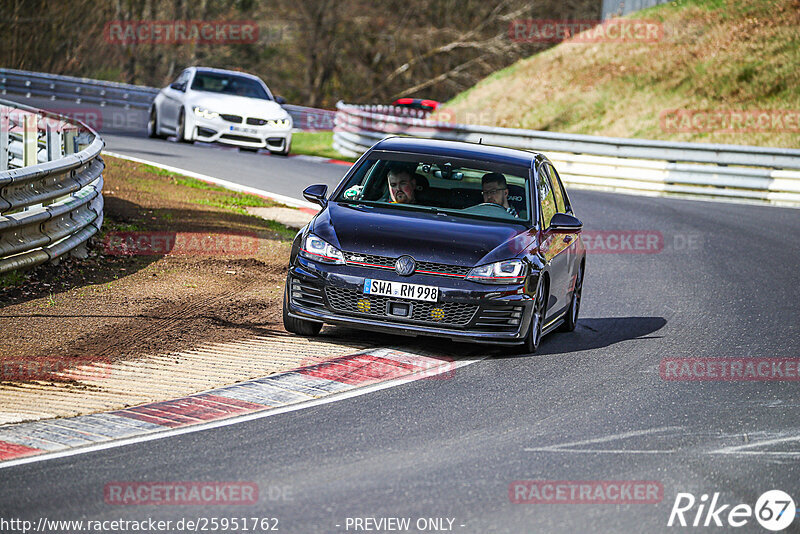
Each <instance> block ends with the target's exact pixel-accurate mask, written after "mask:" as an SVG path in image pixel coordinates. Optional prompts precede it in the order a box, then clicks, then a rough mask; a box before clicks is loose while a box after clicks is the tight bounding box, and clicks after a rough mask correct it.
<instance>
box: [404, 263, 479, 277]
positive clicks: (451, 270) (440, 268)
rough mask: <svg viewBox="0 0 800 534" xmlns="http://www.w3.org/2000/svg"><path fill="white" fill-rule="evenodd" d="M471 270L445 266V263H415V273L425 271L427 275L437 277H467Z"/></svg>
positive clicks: (457, 266)
mask: <svg viewBox="0 0 800 534" xmlns="http://www.w3.org/2000/svg"><path fill="white" fill-rule="evenodd" d="M471 270H472V267H462V266H460V265H447V264H446V263H433V262H429V261H421V262H418V263H417V272H419V271H425V272H426V273H429V274H437V275H439V276H467V273H469V272H470V271H471Z"/></svg>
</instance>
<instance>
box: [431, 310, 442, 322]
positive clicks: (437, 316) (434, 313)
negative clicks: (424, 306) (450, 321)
mask: <svg viewBox="0 0 800 534" xmlns="http://www.w3.org/2000/svg"><path fill="white" fill-rule="evenodd" d="M430 315H431V319H433V320H434V321H441V320H442V319H444V310H443V309H442V308H434V309H432V310H431V313H430Z"/></svg>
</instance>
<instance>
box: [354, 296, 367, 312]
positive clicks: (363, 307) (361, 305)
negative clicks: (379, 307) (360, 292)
mask: <svg viewBox="0 0 800 534" xmlns="http://www.w3.org/2000/svg"><path fill="white" fill-rule="evenodd" d="M356 306H357V307H358V311H360V312H363V313H367V312H369V308H370V304H369V300H367V299H360V300H359V301H358V303H357V304H356Z"/></svg>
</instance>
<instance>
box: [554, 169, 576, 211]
mask: <svg viewBox="0 0 800 534" xmlns="http://www.w3.org/2000/svg"><path fill="white" fill-rule="evenodd" d="M548 167H549V168H550V169H549V170H550V183H551V184H553V188H554V189H556V201H557V202H558V211H559V212H561V213H567V210H569V211H572V207H571V206H570V205H569V197H568V196H567V190H566V189H564V184H563V183H562V182H561V177H560V176H559V175H558V172H557V171H556V168H555V167H553V166H552V165H548Z"/></svg>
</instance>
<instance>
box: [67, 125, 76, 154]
mask: <svg viewBox="0 0 800 534" xmlns="http://www.w3.org/2000/svg"><path fill="white" fill-rule="evenodd" d="M75 141H76V131H75V130H74V129H72V128H70V129H69V130H67V131H66V132H64V155H65V156H69V155H70V154H74V153H75V152H77V151H76V148H77V147H76V146H75V145H76V143H75Z"/></svg>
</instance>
